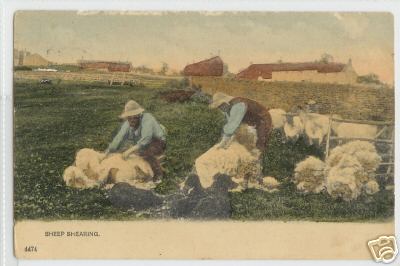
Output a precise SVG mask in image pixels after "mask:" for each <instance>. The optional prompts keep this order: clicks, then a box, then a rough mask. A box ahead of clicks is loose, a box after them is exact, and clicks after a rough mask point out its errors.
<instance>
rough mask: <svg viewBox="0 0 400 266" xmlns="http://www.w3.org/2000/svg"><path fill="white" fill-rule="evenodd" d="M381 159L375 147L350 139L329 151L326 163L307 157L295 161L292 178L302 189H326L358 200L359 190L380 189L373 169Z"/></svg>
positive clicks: (371, 191) (337, 195)
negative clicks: (300, 160) (297, 161)
mask: <svg viewBox="0 0 400 266" xmlns="http://www.w3.org/2000/svg"><path fill="white" fill-rule="evenodd" d="M381 161H382V159H381V157H380V156H379V154H378V152H377V150H376V148H375V146H374V145H373V144H371V143H369V142H367V141H352V142H349V143H347V144H344V145H341V146H337V147H335V148H334V149H332V150H331V153H330V154H329V157H328V158H327V159H326V162H322V161H321V160H319V159H317V158H315V157H311V156H310V157H308V158H307V159H305V160H304V161H302V162H300V163H298V164H297V165H296V168H295V174H294V178H293V181H294V183H295V184H296V185H297V189H298V190H300V191H303V192H312V193H318V192H320V191H322V190H323V189H326V191H327V192H328V194H329V195H331V196H332V197H333V198H342V199H344V200H345V201H351V200H354V199H357V198H358V197H359V196H360V195H361V194H362V193H365V194H368V195H372V194H375V193H377V192H378V191H379V185H378V183H377V182H376V180H375V177H374V176H375V172H376V170H377V169H378V167H379V164H380V163H381Z"/></svg>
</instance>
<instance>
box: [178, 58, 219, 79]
mask: <svg viewBox="0 0 400 266" xmlns="http://www.w3.org/2000/svg"><path fill="white" fill-rule="evenodd" d="M223 71H224V62H222V59H221V58H220V57H219V56H216V57H213V58H210V59H206V60H203V61H200V62H197V63H194V64H190V65H187V66H186V67H185V68H184V69H183V74H184V75H185V76H222V74H223Z"/></svg>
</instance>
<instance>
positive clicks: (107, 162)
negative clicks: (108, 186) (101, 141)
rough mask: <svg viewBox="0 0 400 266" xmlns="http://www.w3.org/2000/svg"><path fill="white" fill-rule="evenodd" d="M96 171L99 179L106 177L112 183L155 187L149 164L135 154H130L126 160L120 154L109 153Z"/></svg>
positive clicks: (144, 187) (148, 187)
mask: <svg viewBox="0 0 400 266" xmlns="http://www.w3.org/2000/svg"><path fill="white" fill-rule="evenodd" d="M98 171H99V175H100V176H101V179H105V178H107V177H108V178H109V182H111V183H113V184H115V183H120V182H126V183H128V184H129V185H133V186H135V187H137V188H141V189H150V188H153V187H155V184H154V183H153V181H152V178H153V176H154V173H153V170H152V168H151V166H150V165H149V163H147V162H146V161H145V160H144V159H143V158H142V157H140V156H138V155H135V154H131V155H130V156H129V157H128V158H127V159H126V160H124V159H123V158H122V154H119V153H116V154H111V155H110V156H109V157H107V158H105V159H104V160H103V161H102V162H101V164H100V167H99V169H98Z"/></svg>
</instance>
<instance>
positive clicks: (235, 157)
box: [195, 141, 259, 188]
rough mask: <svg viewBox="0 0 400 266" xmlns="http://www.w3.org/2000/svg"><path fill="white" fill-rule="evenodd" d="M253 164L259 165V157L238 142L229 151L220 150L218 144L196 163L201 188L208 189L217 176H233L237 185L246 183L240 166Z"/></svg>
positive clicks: (234, 142) (232, 144) (231, 145)
mask: <svg viewBox="0 0 400 266" xmlns="http://www.w3.org/2000/svg"><path fill="white" fill-rule="evenodd" d="M253 163H259V161H258V156H255V155H253V154H252V153H251V152H249V151H248V149H246V147H244V146H243V145H241V144H239V143H238V142H237V141H232V143H231V144H230V145H229V147H228V148H227V149H224V148H218V144H217V145H215V146H213V147H212V148H210V149H209V150H208V151H207V152H205V153H203V154H202V155H201V156H199V157H198V158H197V159H196V161H195V171H196V173H197V175H198V176H199V179H200V183H201V186H202V187H203V188H208V187H210V186H211V185H212V184H213V182H214V176H215V175H216V174H226V175H229V176H232V177H233V181H234V182H236V183H242V182H244V181H245V180H243V176H245V174H246V173H244V172H243V171H244V170H245V169H244V167H239V165H252V164H253ZM239 170H240V171H239ZM253 170H254V169H253V167H251V169H249V171H253ZM239 172H241V173H239ZM249 174H252V173H249ZM237 175H239V176H237Z"/></svg>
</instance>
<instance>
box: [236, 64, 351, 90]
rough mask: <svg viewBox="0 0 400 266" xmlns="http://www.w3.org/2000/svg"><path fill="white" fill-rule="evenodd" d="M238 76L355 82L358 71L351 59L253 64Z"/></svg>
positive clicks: (259, 78)
mask: <svg viewBox="0 0 400 266" xmlns="http://www.w3.org/2000/svg"><path fill="white" fill-rule="evenodd" d="M236 78H238V79H251V80H260V81H294V82H301V81H308V82H321V83H339V84H354V83H356V82H357V73H356V72H355V70H354V69H353V66H352V63H351V59H349V62H348V63H347V64H342V63H323V62H309V63H276V64H252V65H250V66H249V67H248V68H246V69H245V70H243V71H241V72H240V73H238V74H237V75H236Z"/></svg>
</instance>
